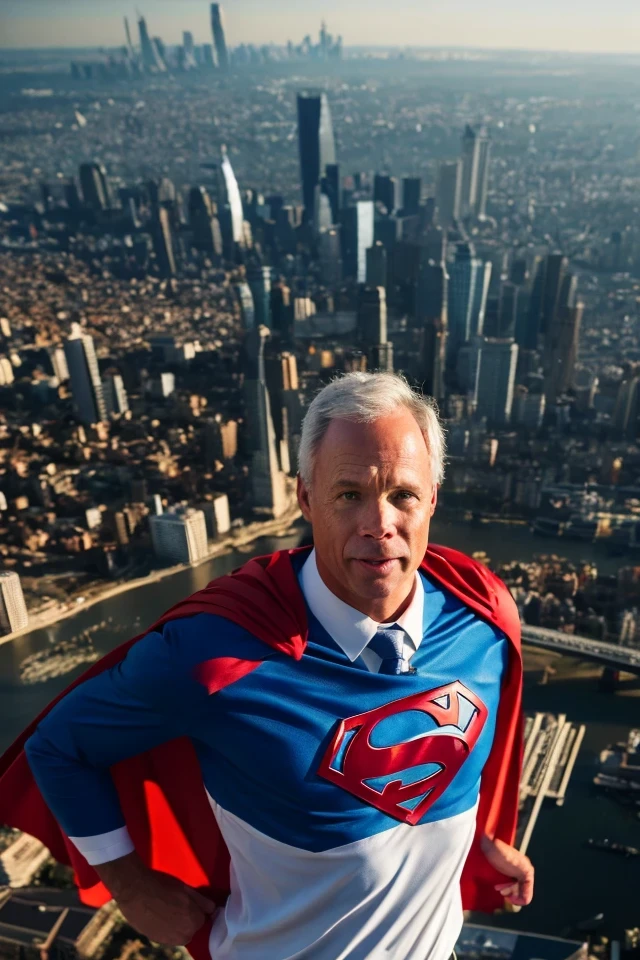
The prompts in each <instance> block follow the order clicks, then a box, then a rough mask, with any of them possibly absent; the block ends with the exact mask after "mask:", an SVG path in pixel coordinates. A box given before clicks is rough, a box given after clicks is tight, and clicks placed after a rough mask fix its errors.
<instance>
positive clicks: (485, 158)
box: [473, 127, 491, 217]
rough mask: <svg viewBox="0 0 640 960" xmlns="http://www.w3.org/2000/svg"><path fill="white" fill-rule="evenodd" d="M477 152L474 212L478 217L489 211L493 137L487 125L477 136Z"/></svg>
mask: <svg viewBox="0 0 640 960" xmlns="http://www.w3.org/2000/svg"><path fill="white" fill-rule="evenodd" d="M476 154H477V165H476V183H475V195H474V197H473V212H474V214H475V215H476V217H484V216H485V214H486V212H487V192H488V188H489V160H490V158H491V137H490V136H489V133H488V131H487V129H486V127H481V128H480V131H479V132H478V136H477V137H476Z"/></svg>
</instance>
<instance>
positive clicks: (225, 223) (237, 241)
mask: <svg viewBox="0 0 640 960" xmlns="http://www.w3.org/2000/svg"><path fill="white" fill-rule="evenodd" d="M218 219H219V220H220V229H221V231H222V245H223V249H224V255H225V257H226V258H227V260H233V259H234V256H235V247H236V245H237V246H243V244H244V213H243V210H242V199H241V197H240V189H239V187H238V181H237V180H236V176H235V174H234V172H233V168H232V166H231V163H230V161H229V157H228V156H227V148H226V147H222V162H221V163H220V167H219V175H218Z"/></svg>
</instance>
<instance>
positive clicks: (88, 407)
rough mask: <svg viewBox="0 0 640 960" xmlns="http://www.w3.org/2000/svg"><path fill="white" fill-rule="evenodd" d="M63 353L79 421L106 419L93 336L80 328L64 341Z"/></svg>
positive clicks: (95, 421)
mask: <svg viewBox="0 0 640 960" xmlns="http://www.w3.org/2000/svg"><path fill="white" fill-rule="evenodd" d="M64 355H65V357H66V360H67V366H68V368H69V377H70V379H71V393H72V395H73V403H74V406H75V408H76V413H77V415H78V419H79V420H80V421H81V422H82V423H86V424H91V423H97V422H98V421H99V420H106V419H107V407H106V404H105V402H104V396H103V394H102V381H101V380H100V372H99V370H98V359H97V357H96V351H95V348H94V346H93V337H90V336H88V334H82V333H81V332H80V328H79V327H78V326H76V329H75V330H74V332H73V333H72V334H71V336H70V337H69V339H68V340H67V341H65V344H64Z"/></svg>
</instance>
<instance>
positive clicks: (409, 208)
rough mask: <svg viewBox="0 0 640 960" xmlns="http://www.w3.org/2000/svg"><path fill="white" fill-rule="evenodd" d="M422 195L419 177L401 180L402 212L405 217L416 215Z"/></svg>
mask: <svg viewBox="0 0 640 960" xmlns="http://www.w3.org/2000/svg"><path fill="white" fill-rule="evenodd" d="M421 195H422V180H421V178H420V177H403V178H402V212H403V214H404V215H405V217H406V216H411V215H412V214H416V213H418V211H419V210H420V198H421Z"/></svg>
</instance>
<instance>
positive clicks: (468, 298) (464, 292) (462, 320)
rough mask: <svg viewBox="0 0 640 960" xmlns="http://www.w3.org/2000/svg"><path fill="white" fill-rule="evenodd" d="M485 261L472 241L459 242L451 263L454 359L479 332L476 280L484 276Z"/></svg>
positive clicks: (450, 314) (451, 351) (449, 346)
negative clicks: (474, 250)
mask: <svg viewBox="0 0 640 960" xmlns="http://www.w3.org/2000/svg"><path fill="white" fill-rule="evenodd" d="M482 268H483V264H482V261H481V260H478V259H477V258H476V257H474V256H473V252H472V249H471V247H470V245H469V244H468V243H459V244H457V246H456V258H455V260H454V262H453V263H451V264H449V267H448V270H449V293H448V321H449V322H448V330H449V338H448V344H447V354H448V357H449V359H450V360H451V361H452V362H454V361H455V356H456V354H457V352H458V350H459V348H460V347H461V346H462V344H463V343H465V342H466V341H467V340H470V339H471V337H472V336H474V335H475V333H476V332H477V328H478V317H477V316H476V315H475V311H474V308H476V307H477V305H478V303H477V297H476V284H481V283H482V280H483V276H482V272H483V270H482Z"/></svg>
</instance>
